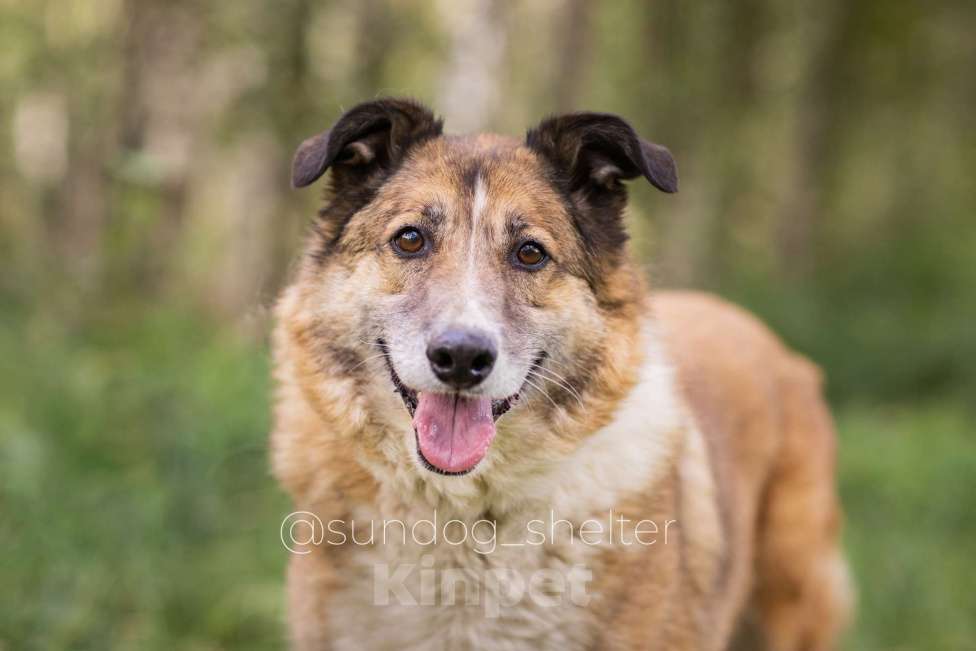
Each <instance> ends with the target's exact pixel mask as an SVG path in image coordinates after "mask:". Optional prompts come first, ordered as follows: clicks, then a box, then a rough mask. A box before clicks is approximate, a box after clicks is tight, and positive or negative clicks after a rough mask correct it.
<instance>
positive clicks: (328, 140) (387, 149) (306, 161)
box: [291, 98, 443, 188]
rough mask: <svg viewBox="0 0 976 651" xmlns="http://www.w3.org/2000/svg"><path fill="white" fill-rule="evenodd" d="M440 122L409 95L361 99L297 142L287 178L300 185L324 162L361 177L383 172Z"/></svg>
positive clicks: (322, 168) (315, 176) (312, 178)
mask: <svg viewBox="0 0 976 651" xmlns="http://www.w3.org/2000/svg"><path fill="white" fill-rule="evenodd" d="M442 127H443V123H442V122H441V120H439V119H437V117H435V116H434V114H433V113H432V112H431V111H430V109H428V108H426V107H425V106H423V105H421V104H419V103H417V102H414V101H412V100H407V99H391V98H386V99H378V100H374V101H371V102H364V103H362V104H359V105H358V106H355V107H353V108H351V109H349V110H348V111H346V112H345V113H344V114H343V115H342V117H340V118H339V121H338V122H336V123H335V124H334V125H333V126H332V128H331V129H329V130H328V131H325V132H323V133H320V134H318V135H315V136H312V137H311V138H308V139H307V140H306V141H305V142H303V143H302V144H301V145H299V146H298V150H297V151H296V152H295V159H294V161H293V162H292V168H291V183H292V185H293V186H294V187H296V188H301V187H305V186H306V185H309V184H310V183H313V182H314V181H315V180H316V179H318V178H319V177H320V176H322V175H323V174H325V171H326V170H327V169H329V168H330V167H333V168H334V173H335V174H342V175H345V176H346V177H349V178H356V177H359V178H363V179H365V178H367V177H369V176H371V175H372V174H374V173H375V172H377V171H381V170H382V171H389V170H390V169H391V168H392V167H393V166H395V165H396V164H397V163H399V161H401V160H402V159H403V157H404V155H405V154H406V152H407V151H408V150H409V149H410V147H411V146H413V145H415V144H417V143H419V142H422V141H424V140H427V139H428V138H433V137H436V136H439V135H440V134H441V129H442ZM340 170H341V172H340Z"/></svg>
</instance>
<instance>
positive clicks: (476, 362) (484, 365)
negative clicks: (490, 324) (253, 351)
mask: <svg viewBox="0 0 976 651" xmlns="http://www.w3.org/2000/svg"><path fill="white" fill-rule="evenodd" d="M497 356H498V352H497V350H496V348H495V343H494V342H493V341H492V340H491V339H490V338H489V337H488V336H487V335H485V334H484V333H481V332H478V331H477V330H462V329H458V328H452V329H448V330H445V331H444V332H442V333H441V334H439V335H437V336H436V337H434V338H433V339H432V340H431V341H430V343H429V344H428V345H427V359H429V360H430V368H431V370H433V371H434V375H436V376H437V378H438V379H439V380H440V381H441V382H444V383H445V384H449V385H451V386H452V387H454V388H455V389H468V388H471V387H473V386H475V385H476V384H478V383H479V382H481V381H482V380H484V379H485V378H486V377H488V375H489V374H490V373H491V367H492V366H494V365H495V358H496V357H497Z"/></svg>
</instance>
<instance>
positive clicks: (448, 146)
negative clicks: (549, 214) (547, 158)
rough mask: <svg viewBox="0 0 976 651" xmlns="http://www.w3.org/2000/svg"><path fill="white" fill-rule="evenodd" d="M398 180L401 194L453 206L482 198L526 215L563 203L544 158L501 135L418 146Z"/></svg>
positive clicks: (446, 138) (447, 138) (444, 139)
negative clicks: (422, 196)
mask: <svg viewBox="0 0 976 651" xmlns="http://www.w3.org/2000/svg"><path fill="white" fill-rule="evenodd" d="M397 176H398V177H399V179H397V180H398V181H399V183H396V185H397V186H399V187H398V188H397V189H398V191H400V190H403V191H415V192H416V191H420V192H423V193H425V194H427V193H431V192H432V193H435V194H437V195H440V197H442V198H443V199H451V200H452V203H454V201H460V202H465V201H472V200H473V199H474V198H475V197H476V196H478V195H481V198H482V199H483V200H485V201H487V202H491V203H492V204H496V205H502V204H504V205H506V206H508V208H509V209H511V210H516V211H518V210H522V211H525V212H535V211H538V210H545V209H551V208H552V207H553V206H554V205H557V206H558V205H559V203H560V202H559V199H560V197H559V194H558V191H557V190H556V188H555V187H553V185H552V183H551V182H550V180H549V177H548V175H547V173H546V168H545V166H544V164H543V162H542V161H541V159H540V158H539V156H538V155H537V154H536V153H535V152H534V151H532V150H531V149H529V148H528V147H526V146H525V144H524V143H523V142H522V141H520V140H517V139H515V138H511V137H507V136H500V135H496V134H477V135H470V136H444V137H441V138H436V139H433V140H430V141H428V142H426V143H424V144H422V145H420V146H419V147H417V149H416V150H415V151H414V152H413V153H412V155H411V156H410V158H409V159H408V161H407V162H406V163H405V165H404V167H403V169H402V170H401V174H398V175H397Z"/></svg>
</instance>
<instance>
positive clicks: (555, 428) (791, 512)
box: [272, 100, 850, 651]
mask: <svg viewBox="0 0 976 651" xmlns="http://www.w3.org/2000/svg"><path fill="white" fill-rule="evenodd" d="M327 169H331V188H330V195H329V198H328V201H327V204H326V207H325V208H324V209H323V210H322V212H321V213H320V216H319V219H318V221H317V222H316V228H315V230H314V231H313V233H312V235H311V236H310V238H309V243H308V246H307V251H306V255H305V256H304V258H303V262H302V264H301V266H300V268H299V269H298V272H297V274H296V277H295V279H294V282H293V283H292V284H291V285H290V286H289V287H288V288H287V289H286V290H285V291H284V293H283V296H282V297H281V300H280V301H279V304H278V307H277V323H278V326H277V328H276V331H275V341H274V343H275V379H276V383H277V387H278V388H277V394H276V399H275V426H274V432H273V434H272V462H273V468H274V472H275V475H276V476H277V477H278V479H279V480H280V481H281V483H282V484H283V485H284V486H285V487H286V489H287V490H288V492H289V493H290V494H291V496H292V498H293V499H294V502H295V506H296V510H303V511H307V512H309V513H311V514H314V516H315V517H316V518H317V519H318V521H319V522H321V523H334V524H333V527H334V531H335V532H337V533H336V535H338V533H341V534H343V535H344V536H345V540H344V542H343V543H341V544H338V543H335V542H334V540H335V536H333V540H321V539H319V540H316V541H314V542H313V543H311V544H308V545H304V546H301V547H300V549H299V550H297V551H298V552H300V553H295V554H294V555H292V557H291V561H290V567H289V572H288V584H289V621H290V629H291V637H292V642H293V645H294V647H295V648H297V649H451V650H453V649H475V648H478V649H513V650H514V649H548V648H551V649H675V650H677V649H703V650H704V649H725V648H729V646H730V645H732V644H733V643H735V642H736V641H738V642H740V643H745V644H749V643H756V644H758V643H765V644H766V645H767V646H768V648H771V649H778V650H783V651H789V650H796V651H799V650H804V651H816V650H826V649H831V648H833V645H834V642H835V640H836V636H837V634H838V632H839V631H840V630H841V628H842V626H843V623H844V621H845V618H846V613H847V612H848V609H849V606H850V591H849V588H848V584H847V579H846V573H845V569H844V568H845V565H844V562H843V560H842V557H841V554H840V552H839V549H838V535H839V527H840V509H839V505H838V502H837V498H836V494H835V489H834V479H833V475H834V455H835V441H834V433H833V428H832V424H831V420H830V416H829V414H828V412H827V409H826V407H825V405H824V402H823V399H822V397H821V395H820V386H819V385H820V375H819V373H818V371H817V370H816V369H815V367H813V366H812V365H811V364H810V363H809V362H807V361H806V360H804V359H802V358H800V357H798V356H797V355H795V354H793V353H791V352H790V351H788V350H787V349H785V348H784V347H783V346H782V345H781V344H780V343H779V342H778V341H777V339H776V338H775V337H774V336H773V335H772V334H771V333H770V332H769V331H768V330H767V329H766V328H765V327H763V326H762V325H761V324H760V323H758V322H757V321H756V320H755V319H754V318H752V317H751V316H749V315H748V314H746V313H744V312H743V311H741V310H739V309H738V308H736V307H734V306H731V305H729V304H727V303H723V302H721V301H719V300H718V299H715V298H711V297H708V296H705V295H700V294H692V293H671V292H654V293H653V294H652V295H651V296H652V297H651V298H648V293H647V291H646V288H645V286H644V282H643V280H642V279H641V277H640V274H639V273H638V272H637V271H636V269H635V267H634V266H633V264H632V263H631V261H630V259H629V257H628V254H627V251H626V244H625V239H626V238H625V235H624V233H623V226H622V214H621V211H622V210H623V207H624V205H625V202H626V191H625V189H624V186H623V185H622V183H621V181H623V180H627V179H632V178H636V177H639V176H643V177H645V178H646V179H647V180H648V181H649V182H651V183H653V184H654V185H655V186H657V187H659V188H661V189H663V190H665V191H674V190H676V187H677V175H676V171H675V167H674V163H673V161H672V160H671V157H670V154H669V153H668V152H667V150H666V149H664V148H663V147H660V146H659V145H653V144H652V143H648V142H646V141H644V140H642V139H640V138H639V137H638V136H637V135H636V134H635V133H634V132H633V130H632V129H631V128H630V127H629V125H627V124H626V122H624V121H623V120H621V119H620V118H617V117H616V116H606V115H601V114H575V115H573V116H564V117H562V118H552V119H550V120H547V121H545V122H543V123H542V124H540V125H539V127H537V128H536V129H534V130H532V131H530V132H529V134H528V136H527V138H526V140H524V141H518V140H515V139H507V138H501V137H498V136H470V137H452V136H443V135H442V134H441V128H440V122H439V121H438V120H437V119H436V118H435V117H434V116H433V115H432V114H430V112H429V111H427V110H426V109H425V108H423V107H422V106H420V105H418V104H415V103H413V102H409V101H404V100H378V101H376V102H370V103H367V104H364V105H360V106H359V107H356V108H354V109H352V110H351V111H350V112H349V113H347V114H346V115H345V116H343V118H342V119H340V121H339V122H338V123H337V124H336V126H334V127H333V128H332V129H331V130H330V131H328V132H325V133H323V134H321V135H319V136H316V137H314V138H311V139H309V140H308V141H306V143H304V144H303V145H302V147H301V148H300V149H299V153H298V155H297V156H296V163H295V175H294V178H295V185H296V186H301V185H307V184H309V183H311V182H313V181H314V180H315V179H317V178H318V177H319V176H321V175H322V174H323V173H325V172H326V170H327ZM405 226H415V227H417V228H419V229H421V230H422V232H423V233H424V234H425V237H426V238H427V240H428V241H429V243H430V249H429V251H427V253H426V254H425V256H424V257H422V258H417V259H403V257H398V256H397V255H395V254H394V252H392V251H391V250H390V245H389V242H390V239H391V238H392V237H393V236H394V234H395V233H396V232H398V230H399V229H401V228H403V227H405ZM526 238H531V239H532V240H533V241H536V242H539V243H541V244H542V245H543V246H544V247H545V249H546V251H547V252H548V253H549V255H550V258H551V259H550V260H549V262H548V263H547V264H546V265H545V266H544V267H543V268H541V269H539V270H536V271H526V270H524V269H519V268H517V267H516V266H515V265H513V264H512V260H511V251H512V250H513V247H516V246H518V244H519V243H520V242H523V241H525V240H526ZM456 323H462V324H471V325H475V326H477V327H479V328H481V329H483V330H485V331H487V332H490V333H491V334H492V336H494V337H496V338H497V339H498V341H499V342H500V352H499V359H498V362H497V363H496V367H495V369H494V370H493V371H492V376H491V377H490V378H489V379H488V380H486V381H485V383H484V386H480V387H478V388H477V389H476V391H477V392H480V393H479V395H485V396H490V397H492V398H499V399H500V398H503V397H505V396H509V395H513V394H517V395H518V400H517V401H516V402H515V405H514V407H513V408H512V409H511V410H510V411H509V412H508V413H506V414H504V415H502V416H501V417H500V418H499V419H498V421H497V435H496V436H495V439H494V441H493V442H492V444H491V447H490V449H489V452H488V454H487V456H486V457H485V458H484V460H483V461H482V462H481V463H479V464H478V465H477V466H476V467H475V468H474V470H473V471H472V472H470V473H469V474H467V475H465V476H461V477H455V476H444V475H440V474H435V473H433V472H431V471H430V470H428V469H427V468H425V467H424V465H423V464H422V463H421V462H420V461H419V460H418V456H417V450H416V448H415V441H414V433H413V430H412V427H411V416H410V411H409V410H408V408H407V406H406V404H405V401H404V400H403V399H401V396H400V395H399V394H398V393H397V390H398V388H399V387H398V386H397V384H396V382H397V379H399V381H401V382H402V384H403V385H406V386H407V387H408V388H409V389H411V390H421V391H446V390H447V389H445V387H443V386H441V385H439V384H438V381H437V379H436V378H434V377H433V376H432V374H431V372H430V370H429V369H428V368H427V362H426V359H425V357H424V353H423V350H424V346H425V342H426V341H427V340H428V338H429V337H430V334H431V333H432V332H435V331H437V330H438V329H439V328H441V327H444V326H445V325H446V324H456ZM540 360H541V361H540ZM391 369H393V370H394V371H395V375H396V376H397V377H394V376H393V375H391ZM401 393H402V391H401ZM611 511H612V512H613V514H614V516H613V517H622V518H625V519H626V520H627V522H628V523H629V524H627V525H625V526H623V527H622V530H623V531H625V532H626V533H628V534H629V535H630V536H631V538H632V537H633V535H634V532H635V526H636V525H635V523H637V522H638V521H642V520H643V521H650V522H653V523H655V526H656V527H658V537H657V538H656V541H657V542H656V544H650V545H633V544H631V545H624V544H621V542H620V541H619V540H618V541H612V540H610V539H609V537H608V536H607V535H606V532H603V534H601V535H600V536H596V540H595V541H594V540H593V538H592V537H591V539H590V542H592V543H593V544H587V543H584V542H583V541H582V539H581V538H580V537H579V536H580V535H581V533H582V532H583V531H585V530H586V528H587V527H588V526H589V525H587V524H586V521H587V520H588V519H598V520H599V519H602V520H606V519H607V514H608V513H609V512H611ZM435 514H436V518H437V520H438V521H439V523H442V524H443V523H447V522H449V521H452V520H455V521H457V522H456V523H453V524H452V525H451V526H452V527H454V529H455V530H460V529H461V528H462V527H463V528H464V530H467V531H470V530H471V529H472V528H473V527H475V526H477V525H476V523H478V522H490V523H492V526H493V527H494V530H495V542H496V544H495V545H493V548H492V550H491V551H490V552H487V553H486V551H485V549H484V545H481V544H480V543H479V542H478V541H475V540H472V539H471V538H469V539H467V540H465V541H464V542H463V543H461V544H456V545H455V544H450V543H447V542H446V541H444V540H441V541H439V542H438V543H437V544H429V545H428V544H419V543H417V542H415V541H413V540H407V541H405V542H403V541H401V540H392V541H389V540H388V541H387V542H386V543H385V544H383V543H381V542H374V543H373V544H357V543H356V542H354V541H353V540H351V539H350V534H352V533H353V529H354V528H356V529H358V530H359V531H360V532H362V531H366V530H368V529H369V526H370V524H373V525H374V526H375V525H376V524H377V523H382V522H389V521H397V522H401V523H403V524H404V525H405V526H406V527H412V526H413V525H414V524H416V523H418V522H421V521H423V520H432V519H433V518H434V517H435ZM552 515H555V517H556V518H558V519H560V521H562V522H565V523H566V524H565V525H561V526H563V527H564V533H565V534H566V535H563V536H560V537H555V536H554V537H552V538H551V539H547V540H546V541H545V543H544V544H532V545H530V544H525V532H526V531H527V529H528V528H529V527H530V526H531V525H530V524H529V523H532V522H536V521H546V520H548V519H551V516H552ZM570 529H571V530H572V534H571V535H570V534H569V530H570ZM661 534H663V535H661ZM519 543H521V544H519ZM479 545H480V546H479ZM407 567H414V571H412V572H410V573H409V576H408V577H407V578H406V579H404V581H403V582H402V585H403V587H404V589H406V590H407V591H408V592H409V593H410V594H412V595H422V598H421V600H420V601H424V600H426V601H427V603H416V604H414V603H403V602H402V600H399V601H398V600H396V599H394V600H392V601H391V600H389V599H388V598H387V597H388V595H383V594H378V593H377V590H376V585H377V578H376V577H377V574H376V573H377V568H383V569H384V571H385V572H387V573H389V574H393V573H395V572H396V571H397V568H407ZM424 570H428V573H427V574H424V572H423V571H424ZM495 570H497V572H495V573H493V571H495ZM445 571H447V572H453V573H455V574H456V575H457V576H460V577H461V578H460V579H459V581H458V583H455V584H452V585H450V586H446V585H444V584H442V583H440V578H441V577H443V576H444V572H445ZM540 571H544V572H541V573H540ZM438 572H441V573H440V574H437V573H438ZM431 576H433V577H435V579H434V580H433V583H431V579H430V577H431ZM452 576H454V575H452ZM486 577H487V578H492V577H494V579H495V580H486ZM540 577H541V578H540ZM516 579H517V580H516ZM534 580H538V584H537V586H536V587H537V588H538V590H537V593H538V594H536V595H535V596H534V597H533V598H529V597H525V598H522V599H519V600H517V601H514V600H513V599H512V595H510V594H508V592H507V589H508V588H510V587H511V585H512V584H513V583H518V584H521V583H522V582H523V581H524V582H530V581H534ZM425 581H426V582H427V583H425ZM455 589H456V590H455ZM469 589H470V590H474V589H476V590H477V599H476V603H475V599H474V598H472V597H471V596H470V595H467V593H465V592H464V591H465V590H469ZM459 595H460V596H459ZM466 595H467V596H466ZM540 595H541V596H543V597H549V598H540ZM568 595H572V598H570V596H568ZM581 596H582V598H579V597H581Z"/></svg>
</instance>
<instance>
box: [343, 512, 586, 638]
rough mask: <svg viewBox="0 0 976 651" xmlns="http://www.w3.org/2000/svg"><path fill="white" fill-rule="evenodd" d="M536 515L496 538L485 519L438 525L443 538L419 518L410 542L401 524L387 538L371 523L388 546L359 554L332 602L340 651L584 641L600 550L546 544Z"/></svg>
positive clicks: (407, 530) (358, 551) (362, 534)
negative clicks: (532, 521) (536, 524)
mask: <svg viewBox="0 0 976 651" xmlns="http://www.w3.org/2000/svg"><path fill="white" fill-rule="evenodd" d="M529 520H530V518H526V519H523V520H520V521H519V522H517V523H511V524H510V525H509V526H506V527H504V528H499V529H498V530H497V531H495V532H494V535H495V536H496V538H495V539H494V540H493V541H490V539H491V536H492V532H491V531H490V528H489V527H488V526H487V525H485V524H482V525H477V524H475V521H467V522H465V523H464V527H462V526H460V523H453V524H447V525H445V524H444V523H442V522H438V525H437V526H438V529H434V530H433V531H436V532H437V535H438V540H437V542H436V543H434V542H428V541H429V538H430V533H431V531H432V529H431V528H430V527H428V526H427V525H426V524H422V525H419V526H417V527H414V525H415V524H416V523H417V521H416V520H414V521H411V522H407V523H406V524H407V526H406V528H405V533H406V540H405V541H404V540H403V536H402V533H401V529H400V528H399V525H396V526H394V527H387V530H386V534H387V536H388V537H387V539H386V543H385V544H382V542H381V540H382V539H381V538H380V536H381V535H382V533H381V531H382V530H381V528H380V524H379V521H378V520H374V521H373V522H374V525H375V526H374V529H373V532H374V536H375V540H376V541H378V542H381V544H376V545H372V546H369V545H364V546H360V547H357V548H356V549H355V550H354V551H353V554H352V556H353V560H352V563H353V567H351V568H349V572H350V574H349V578H350V580H349V581H348V582H347V583H346V587H344V588H342V589H340V590H339V591H337V592H336V593H335V594H334V595H333V599H332V602H331V604H330V609H329V610H330V613H331V614H330V624H331V626H330V628H331V629H332V631H333V632H334V633H335V638H334V641H335V646H336V648H337V649H343V650H344V649H350V650H352V649H363V648H371V649H417V650H420V649H423V650H428V649H430V650H434V649H445V650H451V651H454V650H460V649H481V648H492V649H511V650H513V651H514V650H516V649H582V648H585V647H586V642H587V640H588V638H589V634H588V630H589V626H588V623H589V622H588V619H587V618H588V615H587V612H588V611H587V608H586V606H587V605H588V604H589V601H590V599H591V598H592V595H591V594H590V590H591V587H592V586H591V584H592V572H593V562H594V560H595V558H596V556H595V553H596V548H593V547H587V546H585V545H582V544H581V543H580V542H579V541H576V542H575V543H574V542H571V541H553V540H546V541H544V542H543V540H542V536H539V535H533V534H531V533H529V531H530V529H529V527H530V526H531V525H529ZM366 526H367V527H368V525H366ZM479 527H480V528H479ZM537 528H540V530H541V527H537ZM465 530H466V534H465V533H464V532H465ZM415 534H416V536H415ZM465 535H466V536H467V537H466V538H464V536H465ZM366 537H367V533H366V532H360V533H359V539H360V540H365V539H366ZM391 538H395V540H391Z"/></svg>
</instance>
